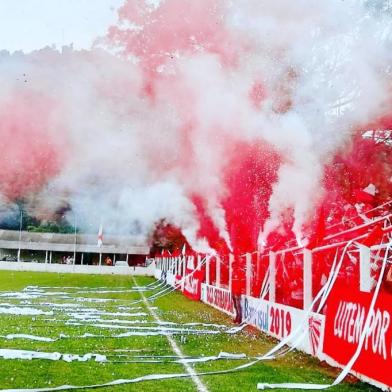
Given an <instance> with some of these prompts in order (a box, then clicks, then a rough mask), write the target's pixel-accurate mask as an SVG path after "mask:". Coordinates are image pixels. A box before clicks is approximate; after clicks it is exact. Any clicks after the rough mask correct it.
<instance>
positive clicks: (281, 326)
mask: <svg viewBox="0 0 392 392" xmlns="http://www.w3.org/2000/svg"><path fill="white" fill-rule="evenodd" d="M242 319H243V321H246V322H247V323H248V324H250V325H253V326H254V327H256V328H257V329H259V330H261V331H263V332H265V333H267V334H268V335H271V336H273V337H275V338H277V339H280V340H281V339H284V338H287V337H288V336H289V335H290V334H291V333H293V332H295V336H300V338H299V339H298V342H295V337H294V338H293V342H292V343H295V346H296V348H298V349H300V350H302V351H305V352H306V353H308V354H311V355H314V356H319V355H320V353H321V351H322V347H323V338H324V325H325V317H324V316H323V315H320V314H317V313H310V314H309V313H308V312H306V311H304V310H301V309H297V308H293V307H291V306H286V305H281V304H278V303H274V302H270V301H266V300H263V299H260V298H254V297H248V296H242ZM297 330H298V332H297Z"/></svg>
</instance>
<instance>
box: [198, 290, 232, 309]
mask: <svg viewBox="0 0 392 392" xmlns="http://www.w3.org/2000/svg"><path fill="white" fill-rule="evenodd" d="M201 300H202V301H203V302H205V303H206V304H209V305H211V306H212V307H214V308H216V309H218V310H221V311H222V312H224V313H226V314H228V315H230V316H233V315H234V304H233V299H232V297H231V292H230V291H229V290H226V289H223V288H220V287H215V286H211V285H208V284H205V283H203V284H202V285H201Z"/></svg>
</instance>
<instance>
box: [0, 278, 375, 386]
mask: <svg viewBox="0 0 392 392" xmlns="http://www.w3.org/2000/svg"><path fill="white" fill-rule="evenodd" d="M135 279H136V282H137V284H138V285H139V286H143V285H147V284H149V283H152V282H153V279H151V278H146V277H136V278H135ZM134 282H135V280H134V279H133V278H132V277H130V276H113V275H107V276H102V275H74V274H49V273H32V272H9V271H0V290H1V291H0V308H2V307H3V308H5V309H9V308H10V307H11V305H14V306H16V307H18V308H21V307H25V308H34V309H40V310H43V311H45V312H53V314H46V315H34V316H32V315H10V314H0V335H2V336H5V335H8V334H15V333H18V334H30V335H36V336H44V337H51V338H58V337H59V336H60V334H65V335H67V336H69V338H64V339H60V340H57V341H55V342H40V341H32V340H26V339H14V340H8V339H6V338H4V337H3V338H0V340H1V346H0V348H7V349H23V350H34V351H44V352H60V353H72V354H79V355H83V354H86V353H98V354H104V355H106V356H107V358H108V362H104V363H97V362H94V361H93V360H90V361H87V362H71V363H68V362H65V361H63V360H60V361H50V360H41V359H33V360H31V361H29V360H12V359H0V387H1V388H2V389H6V388H10V389H11V388H42V387H56V386H59V385H63V384H71V385H91V384H100V383H105V382H108V381H112V380H115V379H130V378H134V377H139V376H142V375H148V374H156V373H159V374H166V373H185V369H184V366H183V365H182V364H178V363H172V362H170V359H169V358H165V359H164V361H165V362H164V363H145V362H140V361H143V359H142V358H136V355H139V356H147V357H149V356H157V355H160V356H170V355H174V353H173V350H172V348H171V346H170V344H169V342H168V340H167V338H166V336H163V335H158V336H130V337H124V338H113V337H111V336H112V335H113V334H119V333H124V332H127V331H129V330H133V328H134V327H135V326H139V327H144V326H152V327H154V325H155V327H156V324H154V319H153V317H152V316H151V314H150V312H149V311H148V309H147V308H146V306H145V304H144V303H143V302H135V301H140V299H141V294H140V293H139V292H137V291H133V292H132V291H126V290H129V289H131V288H132V286H134ZM31 285H34V286H38V288H39V287H46V288H45V289H43V290H44V291H43V292H38V295H31V293H33V294H34V292H35V291H34V289H30V290H28V291H26V290H24V289H25V288H26V287H27V286H31ZM71 286H72V288H65V289H63V287H71ZM101 287H105V288H104V289H100V288H101ZM99 290H101V292H99ZM102 290H104V291H115V290H119V291H120V292H106V293H104V292H102ZM154 292H155V291H150V292H149V291H147V292H145V293H144V295H145V296H146V297H148V296H149V295H151V294H153V293H154ZM15 293H18V294H15ZM40 293H41V294H42V295H41V294H40ZM21 294H26V297H25V298H23V296H22V297H21V298H16V297H15V295H18V296H20V295H21ZM96 299H105V300H106V301H105V302H88V301H94V300H96ZM1 304H3V305H1ZM64 304H68V306H69V305H70V304H71V306H74V308H64V307H62V306H64ZM151 306H153V307H154V308H155V312H156V313H157V314H158V316H159V317H160V319H161V320H164V321H167V322H169V321H170V322H174V323H181V324H183V323H189V322H203V323H217V324H222V325H227V326H231V320H230V319H229V318H228V317H227V316H225V315H224V314H222V313H220V312H218V311H216V310H215V309H212V308H211V307H208V306H206V305H204V304H202V303H200V302H194V301H190V300H188V299H187V298H185V297H184V296H183V295H182V294H180V293H178V292H174V293H170V294H168V295H166V296H163V297H161V298H159V299H157V300H156V301H154V302H153V303H152V304H151ZM92 308H94V309H95V312H100V313H101V315H100V316H98V319H99V320H98V321H97V319H86V320H83V319H81V320H79V319H77V318H76V319H75V317H76V316H75V313H76V314H79V315H80V314H83V311H86V310H91V309H92ZM105 312H106V314H105ZM107 312H109V313H111V314H112V315H108V314H107ZM121 312H127V313H138V314H139V313H145V315H143V316H130V315H128V316H126V317H125V316H119V315H118V313H121ZM116 320H117V321H116ZM119 320H120V321H119ZM121 320H122V321H124V320H125V321H131V322H132V321H133V322H135V321H138V323H137V324H132V325H130V324H128V325H127V324H124V323H121ZM70 322H72V323H73V324H70ZM99 324H104V325H110V326H111V328H102V327H100V326H99ZM124 325H125V326H126V327H127V328H120V327H121V326H124ZM177 326H178V325H177ZM194 328H196V327H194ZM85 333H90V334H96V335H100V336H99V337H91V338H80V336H82V335H83V334H85ZM173 339H174V340H175V341H176V343H177V345H178V346H179V347H180V348H181V350H182V352H183V353H184V355H187V356H195V357H199V356H201V355H205V356H209V355H217V354H218V353H219V352H221V351H225V352H231V353H245V354H247V355H248V356H249V357H252V356H255V355H258V354H262V353H265V352H267V350H269V349H270V348H271V347H273V346H274V345H275V344H276V341H275V340H273V339H271V338H269V337H266V336H265V335H262V334H260V333H259V332H257V331H255V330H253V329H246V330H244V331H243V332H241V333H239V334H236V335H227V334H224V333H219V334H215V335H200V334H187V333H183V334H180V335H174V336H173ZM119 350H138V351H119ZM138 361H139V362H138ZM130 362H133V363H130ZM242 363H246V361H238V360H237V361H231V360H222V361H213V362H207V363H199V364H194V365H191V366H192V367H193V368H194V369H195V370H196V371H197V372H202V371H215V370H224V369H232V368H234V367H236V366H238V365H240V364H242ZM337 374H338V371H337V370H336V369H333V368H330V367H328V366H326V365H322V364H320V363H319V361H317V360H315V359H314V358H311V357H310V356H307V355H304V354H302V353H299V352H292V353H290V354H288V355H286V356H284V357H282V358H280V359H277V360H274V361H264V362H259V363H257V364H256V365H254V366H252V367H250V368H247V369H245V370H242V371H240V372H235V373H228V374H224V375H211V376H203V377H201V380H202V382H203V383H204V384H205V385H206V386H207V388H208V390H209V391H255V390H256V384H257V383H258V382H270V383H280V382H309V383H329V382H331V381H332V380H333V378H334V377H336V375H337ZM100 390H105V391H116V392H117V391H133V390H135V391H136V390H137V391H196V390H197V389H196V387H195V384H194V383H193V381H192V380H191V379H189V378H187V379H170V380H159V381H146V382H142V383H137V384H128V385H119V386H111V387H107V388H102V389H101V388H100ZM332 390H336V391H343V392H345V391H347V392H350V391H369V392H370V391H375V390H377V389H376V388H373V387H371V386H369V385H367V384H364V383H361V382H358V381H357V380H355V379H354V378H350V379H349V380H348V381H346V382H345V383H343V384H341V385H339V386H337V387H334V388H333V389H332Z"/></svg>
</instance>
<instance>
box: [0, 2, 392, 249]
mask: <svg viewBox="0 0 392 392" xmlns="http://www.w3.org/2000/svg"><path fill="white" fill-rule="evenodd" d="M382 7H383V3H380V2H377V4H376V3H373V2H364V1H358V0H355V1H354V0H347V1H344V2H342V1H340V0H330V1H328V2H319V1H315V0H314V1H313V0H311V1H309V0H306V1H305V0H300V1H296V2H292V1H290V0H276V1H274V2H271V1H268V0H240V1H235V2H231V1H229V0H216V1H210V0H198V1H194V0H161V1H144V0H128V1H126V2H125V4H124V6H123V7H122V8H120V10H119V20H118V24H117V25H115V26H112V27H111V28H110V29H109V31H108V33H107V36H105V37H100V38H99V39H97V42H96V45H95V47H94V48H92V49H91V50H90V51H75V50H73V49H72V48H68V47H65V48H63V49H62V51H60V52H59V51H56V50H53V49H50V48H46V49H42V50H40V51H36V52H33V53H30V54H22V53H14V54H9V53H7V52H2V53H1V54H0V82H1V85H2V90H1V92H0V140H1V142H0V143H1V147H2V148H1V151H2V153H1V155H0V168H1V170H0V179H1V181H0V183H1V195H2V199H4V200H5V203H9V202H11V203H12V201H13V200H15V199H17V198H23V199H24V200H25V201H26V202H27V204H28V206H29V211H31V212H32V213H33V214H34V215H35V216H37V217H39V218H43V219H47V218H48V217H50V216H51V215H52V214H54V213H55V212H56V211H58V210H59V209H62V208H64V206H68V207H69V208H70V210H69V212H68V215H67V216H68V219H69V220H70V221H71V222H73V221H74V220H75V219H76V221H77V224H78V226H79V227H80V228H81V229H82V230H83V231H87V232H95V231H97V228H98V226H99V224H100V222H102V223H103V226H104V230H106V231H107V232H112V233H122V234H126V233H127V234H133V235H135V236H140V238H141V239H143V238H147V236H148V234H149V232H150V231H151V230H152V228H153V226H154V224H155V223H156V222H157V221H159V220H160V219H166V220H167V221H169V222H172V223H173V224H175V225H177V226H178V227H180V228H181V229H182V231H183V233H184V234H185V235H186V237H187V239H188V241H189V242H190V243H191V244H192V245H193V246H194V248H196V249H200V250H204V251H207V250H208V249H209V248H210V247H211V248H217V247H219V248H220V249H222V246H223V247H226V249H229V250H231V249H232V248H234V250H236V251H239V250H241V251H242V250H249V249H251V248H252V247H253V248H254V247H255V246H256V243H257V239H259V242H262V243H264V242H266V241H267V240H268V237H269V235H270V234H271V233H272V232H274V231H276V230H278V231H279V230H282V225H283V223H282V222H283V221H284V217H285V216H286V215H287V213H288V212H289V215H290V216H291V220H290V222H291V223H290V230H292V231H293V233H294V234H295V236H296V237H297V238H298V239H301V238H302V237H303V236H304V230H305V229H306V226H307V224H308V223H309V221H310V220H311V219H312V212H313V210H314V209H315V207H316V206H317V204H318V203H319V202H320V200H321V199H322V198H323V195H324V194H325V193H326V192H328V189H324V188H323V176H324V172H325V168H326V167H327V166H328V165H329V164H330V163H331V162H332V159H333V157H334V156H335V154H337V153H338V152H339V151H341V150H342V149H345V148H346V146H347V145H348V143H349V142H350V140H351V138H352V134H353V132H355V131H357V130H358V129H361V127H363V126H365V125H366V124H370V123H372V122H373V121H375V120H376V119H377V118H379V117H381V116H383V115H385V114H387V112H388V110H389V108H390V105H389V103H390V102H391V101H390V92H391V91H390V85H391V75H390V64H391V53H392V52H391V50H390V48H391V41H390V37H391V34H390V33H391V26H392V25H391V17H390V15H389V14H388V13H387V12H386V11H385V10H384V9H383V8H382ZM239 168H241V170H239ZM259 233H260V235H259ZM203 237H206V239H204V238H203ZM244 238H247V240H244ZM218 242H219V243H220V245H219V246H218V245H217V244H218ZM207 243H208V245H207ZM222 244H223V245H222Z"/></svg>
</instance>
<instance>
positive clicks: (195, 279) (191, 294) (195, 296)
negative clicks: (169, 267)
mask: <svg viewBox="0 0 392 392" xmlns="http://www.w3.org/2000/svg"><path fill="white" fill-rule="evenodd" d="M200 275H201V271H195V272H193V271H187V273H186V275H185V279H184V288H183V292H184V294H185V295H186V296H187V297H188V298H190V299H192V300H194V301H200V299H201V284H202V279H201V276H200Z"/></svg>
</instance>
